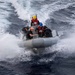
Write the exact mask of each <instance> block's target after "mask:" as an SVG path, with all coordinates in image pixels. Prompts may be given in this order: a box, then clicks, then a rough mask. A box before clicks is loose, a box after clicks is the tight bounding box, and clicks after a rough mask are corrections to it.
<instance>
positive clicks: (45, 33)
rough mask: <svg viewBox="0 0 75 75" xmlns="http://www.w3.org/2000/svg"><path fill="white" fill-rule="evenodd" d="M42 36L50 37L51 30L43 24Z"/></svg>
mask: <svg viewBox="0 0 75 75" xmlns="http://www.w3.org/2000/svg"><path fill="white" fill-rule="evenodd" d="M44 37H52V31H51V29H49V28H48V27H47V26H44Z"/></svg>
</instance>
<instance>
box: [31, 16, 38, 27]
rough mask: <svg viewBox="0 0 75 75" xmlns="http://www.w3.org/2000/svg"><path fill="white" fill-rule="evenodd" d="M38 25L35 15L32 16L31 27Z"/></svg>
mask: <svg viewBox="0 0 75 75" xmlns="http://www.w3.org/2000/svg"><path fill="white" fill-rule="evenodd" d="M37 25H39V20H38V19H37V15H34V16H32V20H31V26H37Z"/></svg>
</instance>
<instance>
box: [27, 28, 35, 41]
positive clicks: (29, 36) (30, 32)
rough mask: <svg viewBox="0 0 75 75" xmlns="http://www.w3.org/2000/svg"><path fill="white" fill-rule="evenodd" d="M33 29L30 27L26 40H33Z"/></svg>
mask: <svg viewBox="0 0 75 75" xmlns="http://www.w3.org/2000/svg"><path fill="white" fill-rule="evenodd" d="M33 31H34V28H33V27H30V30H29V31H28V32H27V34H26V40H29V39H33V37H34V36H36V34H33Z"/></svg>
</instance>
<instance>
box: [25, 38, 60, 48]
mask: <svg viewBox="0 0 75 75" xmlns="http://www.w3.org/2000/svg"><path fill="white" fill-rule="evenodd" d="M58 39H59V37H50V38H36V39H31V40H26V41H25V42H24V46H25V47H28V48H43V47H49V46H52V45H54V44H56V43H57V41H58Z"/></svg>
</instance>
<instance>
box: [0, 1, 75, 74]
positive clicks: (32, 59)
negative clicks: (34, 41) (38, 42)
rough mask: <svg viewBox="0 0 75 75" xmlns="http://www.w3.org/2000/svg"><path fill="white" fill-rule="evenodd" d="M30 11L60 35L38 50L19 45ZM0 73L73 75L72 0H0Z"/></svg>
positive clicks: (74, 12) (74, 14) (74, 16)
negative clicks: (54, 41) (57, 38)
mask: <svg viewBox="0 0 75 75" xmlns="http://www.w3.org/2000/svg"><path fill="white" fill-rule="evenodd" d="M34 14H37V16H38V19H39V20H40V22H43V24H44V25H46V26H48V27H49V28H51V29H52V30H56V31H57V32H58V34H59V37H60V40H59V41H58V43H57V44H55V45H53V46H51V47H48V48H45V49H40V50H42V52H41V53H39V54H36V53H34V52H33V51H32V49H27V48H25V47H23V46H22V42H23V40H22V33H21V29H22V28H23V27H24V26H25V25H30V20H31V16H32V15H34ZM0 75H75V0H0Z"/></svg>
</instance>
